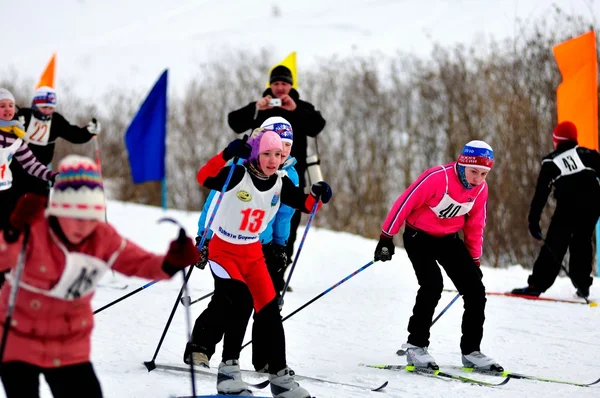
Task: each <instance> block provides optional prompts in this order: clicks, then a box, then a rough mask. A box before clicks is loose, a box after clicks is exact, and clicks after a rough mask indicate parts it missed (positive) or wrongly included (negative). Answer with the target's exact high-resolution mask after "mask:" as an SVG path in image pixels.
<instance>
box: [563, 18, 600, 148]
mask: <svg viewBox="0 0 600 398" xmlns="http://www.w3.org/2000/svg"><path fill="white" fill-rule="evenodd" d="M553 50H554V57H555V58H556V63H557V64H558V68H559V69H560V72H561V74H562V82H561V83H560V84H559V85H558V89H557V90H556V97H557V98H556V100H557V107H558V122H559V123H560V122H563V121H565V120H568V121H571V122H573V123H574V124H575V126H577V141H578V142H579V145H580V146H583V147H586V148H591V149H596V150H598V62H597V59H596V35H595V34H594V31H593V30H592V31H590V32H587V33H585V34H583V35H581V36H578V37H575V38H573V39H571V40H567V41H565V42H562V43H560V44H558V45H556V46H554V48H553Z"/></svg>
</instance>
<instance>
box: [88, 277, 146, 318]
mask: <svg viewBox="0 0 600 398" xmlns="http://www.w3.org/2000/svg"><path fill="white" fill-rule="evenodd" d="M156 282H158V281H152V282H148V283H146V284H145V285H144V286H140V287H138V288H137V289H135V290H134V291H131V292H129V293H127V294H126V295H124V296H121V297H119V298H118V299H116V300H114V301H111V302H110V303H108V304H106V305H105V306H103V307H100V308H98V309H97V310H96V311H94V315H95V314H97V313H99V312H102V311H104V310H105V309H107V308H110V307H112V306H113V305H115V304H117V303H118V302H120V301H123V300H125V299H126V298H128V297H131V296H133V295H134V294H136V293H139V292H141V291H142V290H144V289H147V288H149V287H150V286H152V285H154V284H155V283H156Z"/></svg>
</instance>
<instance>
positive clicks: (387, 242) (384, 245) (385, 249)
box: [375, 234, 396, 261]
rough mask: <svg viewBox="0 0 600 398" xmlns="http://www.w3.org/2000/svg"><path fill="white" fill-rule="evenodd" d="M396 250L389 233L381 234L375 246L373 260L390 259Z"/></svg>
mask: <svg viewBox="0 0 600 398" xmlns="http://www.w3.org/2000/svg"><path fill="white" fill-rule="evenodd" d="M395 250H396V248H395V246H394V241H393V240H392V237H391V236H389V235H385V234H381V235H380V236H379V243H377V247H376V248H375V261H390V260H391V259H392V256H393V255H394V251H395Z"/></svg>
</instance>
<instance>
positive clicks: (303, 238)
mask: <svg viewBox="0 0 600 398" xmlns="http://www.w3.org/2000/svg"><path fill="white" fill-rule="evenodd" d="M319 200H320V195H319V196H317V201H316V202H315V204H314V206H313V208H312V210H311V212H310V215H309V216H308V222H307V223H306V228H304V234H303V235H302V240H301V241H300V245H299V246H298V252H297V253H296V255H295V256H294V262H293V263H292V269H290V273H289V274H288V277H287V280H286V281H285V286H283V291H282V292H281V297H279V305H280V306H281V305H282V304H283V296H285V292H286V291H287V288H288V286H289V285H290V281H291V280H292V274H293V273H294V269H295V268H296V263H297V262H298V257H300V252H301V251H302V246H303V245H304V240H305V239H306V235H307V234H308V230H309V228H310V224H311V223H312V220H313V218H315V214H316V213H317V209H318V208H319Z"/></svg>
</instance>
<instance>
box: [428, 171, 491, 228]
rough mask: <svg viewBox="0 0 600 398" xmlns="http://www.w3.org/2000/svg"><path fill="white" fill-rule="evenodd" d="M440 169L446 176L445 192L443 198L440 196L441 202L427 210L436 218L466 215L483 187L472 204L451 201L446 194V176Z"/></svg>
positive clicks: (445, 173)
mask: <svg viewBox="0 0 600 398" xmlns="http://www.w3.org/2000/svg"><path fill="white" fill-rule="evenodd" d="M442 168H443V170H444V175H445V176H446V192H444V196H442V200H440V203H438V204H437V206H435V207H431V206H429V208H430V209H431V210H432V211H433V212H434V213H435V215H436V216H437V217H438V218H452V217H460V216H464V215H466V214H468V213H469V212H470V211H471V209H472V208H473V205H474V204H475V200H476V199H477V196H479V194H480V193H481V191H482V190H483V187H481V189H480V190H479V192H478V193H477V196H475V199H473V201H472V202H465V203H460V202H457V201H456V200H454V199H452V197H451V196H450V195H449V194H448V174H447V172H446V169H445V168H444V167H443V166H442ZM484 184H485V182H484Z"/></svg>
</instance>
